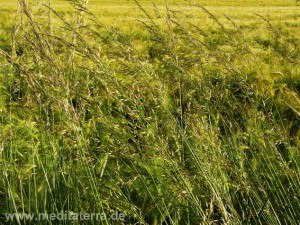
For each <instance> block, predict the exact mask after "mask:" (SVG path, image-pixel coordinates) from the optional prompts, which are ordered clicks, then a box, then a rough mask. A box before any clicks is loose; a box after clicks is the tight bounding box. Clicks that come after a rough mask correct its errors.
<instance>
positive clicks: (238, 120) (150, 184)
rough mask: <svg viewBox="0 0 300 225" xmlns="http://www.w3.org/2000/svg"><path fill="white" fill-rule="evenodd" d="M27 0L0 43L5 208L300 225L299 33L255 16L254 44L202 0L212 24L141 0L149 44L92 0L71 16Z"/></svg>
mask: <svg viewBox="0 0 300 225" xmlns="http://www.w3.org/2000/svg"><path fill="white" fill-rule="evenodd" d="M19 3H20V11H21V14H19V15H18V16H17V19H16V24H15V26H14V32H13V35H12V45H11V48H10V49H9V50H6V51H4V50H0V53H1V55H2V56H3V57H4V58H5V59H6V62H7V63H6V64H5V65H3V66H1V72H0V73H1V74H2V76H1V108H0V109H1V110H0V115H1V132H0V140H1V142H0V151H1V160H0V163H1V167H0V170H1V173H2V174H3V178H2V179H1V183H0V196H1V201H0V212H3V213H9V212H10V213H14V212H18V213H41V212H48V213H58V212H90V213H92V212H106V213H109V212H114V211H116V210H117V211H119V212H123V213H124V214H126V219H125V221H118V222H115V223H116V224H122V223H123V224H153V225H154V224H299V222H300V221H299V218H300V206H299V196H300V187H299V185H300V182H299V178H300V177H299V146H300V145H299V125H300V123H299V117H300V108H299V105H300V104H299V103H300V99H299V93H300V89H299V81H298V77H299V65H298V64H297V61H298V60H299V50H300V46H299V40H297V38H296V37H294V38H293V37H291V36H289V34H287V33H284V32H281V30H280V28H276V27H274V26H273V25H272V23H271V22H270V21H268V20H267V18H264V17H263V16H260V15H258V16H260V17H261V18H262V20H261V23H264V22H266V26H268V27H269V28H270V30H269V33H267V37H266V38H265V39H263V38H262V37H256V39H247V36H246V35H245V34H244V33H243V30H242V29H241V28H240V27H238V26H237V25H236V24H235V22H234V21H233V20H231V19H230V18H228V17H227V19H228V23H226V24H223V23H221V22H220V21H219V19H218V18H217V17H216V16H215V15H214V14H212V13H211V12H210V11H209V10H207V9H206V8H204V7H202V6H201V7H200V8H201V9H202V10H203V13H206V14H207V16H208V17H210V18H211V19H212V21H214V23H215V24H216V26H217V27H216V28H214V29H209V30H207V29H205V30H204V29H203V27H201V25H199V24H196V23H191V22H189V21H188V20H187V19H186V15H185V13H184V12H180V11H178V10H173V9H171V8H170V7H169V6H168V5H166V9H165V10H164V11H159V9H158V8H156V7H155V10H156V13H157V15H159V16H160V17H162V18H164V19H165V21H166V23H165V25H159V24H157V23H156V22H155V20H154V18H152V17H151V15H150V14H149V13H148V12H147V10H146V9H144V8H143V6H142V5H141V4H140V3H139V2H138V1H136V4H137V7H139V9H140V10H141V11H142V12H144V13H145V16H146V18H147V19H146V20H142V21H139V22H140V23H142V24H143V26H144V28H145V30H147V32H146V35H147V40H148V41H147V43H143V46H142V48H137V47H136V46H137V45H138V43H137V40H136V39H134V37H133V36H131V35H128V34H127V33H122V32H121V31H119V30H118V29H117V28H113V27H109V25H108V24H105V21H99V20H98V19H97V17H96V16H94V15H93V14H92V13H91V12H90V11H88V10H87V8H86V3H87V2H84V1H83V2H81V1H71V4H72V6H73V7H74V8H75V9H76V12H75V14H74V15H73V17H72V19H68V18H67V17H66V16H64V15H62V14H61V13H60V12H58V11H55V10H54V9H52V8H51V6H50V7H49V5H44V6H41V7H40V8H39V10H37V12H36V13H34V12H35V11H34V9H30V6H29V5H28V4H26V1H25V0H20V1H19ZM193 7H195V8H199V6H193ZM274 68H277V69H278V70H277V71H274ZM101 222H102V223H103V224H110V223H112V224H114V223H113V222H112V221H101ZM45 223H46V222H45V221H34V222H31V223H30V222H28V221H27V222H26V221H14V222H12V224H45ZM99 223H100V222H99V221H75V222H74V224H99ZM47 224H69V222H68V221H50V220H49V221H47Z"/></svg>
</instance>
